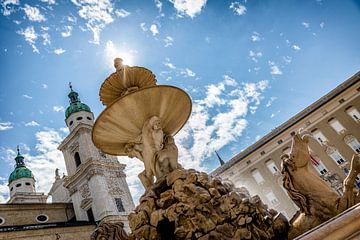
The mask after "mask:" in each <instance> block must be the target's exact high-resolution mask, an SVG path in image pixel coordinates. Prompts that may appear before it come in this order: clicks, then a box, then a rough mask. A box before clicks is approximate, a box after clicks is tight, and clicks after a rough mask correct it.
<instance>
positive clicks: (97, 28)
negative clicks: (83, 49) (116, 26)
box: [71, 0, 114, 44]
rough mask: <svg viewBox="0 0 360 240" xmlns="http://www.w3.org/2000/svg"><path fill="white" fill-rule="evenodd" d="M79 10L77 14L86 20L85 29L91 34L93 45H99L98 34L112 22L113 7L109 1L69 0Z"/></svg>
mask: <svg viewBox="0 0 360 240" xmlns="http://www.w3.org/2000/svg"><path fill="white" fill-rule="evenodd" d="M71 2H72V3H73V4H75V5H76V6H77V7H78V8H80V9H79V11H78V14H79V16H80V17H81V18H83V19H85V20H86V24H85V25H86V28H87V30H90V31H91V32H92V33H93V40H92V41H90V42H91V43H94V44H99V43H100V33H101V31H102V30H103V29H104V28H105V27H106V25H108V24H110V23H112V22H113V21H114V19H113V17H112V12H113V5H112V3H111V2H110V1H109V0H99V1H94V0H71Z"/></svg>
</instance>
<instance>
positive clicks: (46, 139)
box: [22, 129, 66, 193]
mask: <svg viewBox="0 0 360 240" xmlns="http://www.w3.org/2000/svg"><path fill="white" fill-rule="evenodd" d="M35 137H36V140H37V144H36V146H35V149H36V151H37V154H36V155H30V154H26V153H25V154H22V155H23V156H24V157H25V163H26V165H27V166H28V167H29V169H30V170H31V171H32V172H33V174H34V177H35V179H36V190H37V192H45V193H48V192H49V190H50V188H51V185H52V183H53V182H54V180H55V179H54V177H55V174H54V172H55V169H56V168H59V169H60V172H66V171H65V161H64V158H63V155H62V153H61V152H60V151H59V150H57V147H58V146H59V144H60V142H61V141H62V139H63V136H62V135H61V134H60V133H59V132H57V131H55V130H53V129H46V130H45V131H39V132H37V133H36V134H35Z"/></svg>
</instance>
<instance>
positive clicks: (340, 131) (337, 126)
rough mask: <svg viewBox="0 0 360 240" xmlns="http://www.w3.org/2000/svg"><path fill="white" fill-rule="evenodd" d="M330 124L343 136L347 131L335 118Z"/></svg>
mask: <svg viewBox="0 0 360 240" xmlns="http://www.w3.org/2000/svg"><path fill="white" fill-rule="evenodd" d="M329 124H330V126H331V127H332V128H333V129H334V130H335V131H336V132H337V133H338V134H342V133H344V132H345V131H346V129H345V128H344V126H343V125H342V124H341V123H340V122H339V121H338V120H337V119H335V118H333V119H331V120H330V121H329Z"/></svg>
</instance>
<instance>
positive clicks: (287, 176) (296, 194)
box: [281, 160, 310, 215]
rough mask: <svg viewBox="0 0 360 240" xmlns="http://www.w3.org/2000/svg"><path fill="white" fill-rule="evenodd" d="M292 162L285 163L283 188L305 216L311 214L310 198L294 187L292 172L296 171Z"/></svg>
mask: <svg viewBox="0 0 360 240" xmlns="http://www.w3.org/2000/svg"><path fill="white" fill-rule="evenodd" d="M291 163H292V161H291V160H290V162H289V161H283V164H282V170H281V173H282V174H283V177H284V178H283V187H284V188H285V189H286V190H287V192H288V194H289V197H290V198H291V199H292V200H293V201H294V202H295V203H296V205H297V206H298V207H299V208H300V211H301V212H303V213H305V215H308V214H310V209H309V202H308V198H307V197H306V196H305V195H304V194H302V193H300V191H299V190H297V189H296V188H295V187H294V184H293V179H292V175H291V172H292V171H294V170H296V169H295V166H294V164H291Z"/></svg>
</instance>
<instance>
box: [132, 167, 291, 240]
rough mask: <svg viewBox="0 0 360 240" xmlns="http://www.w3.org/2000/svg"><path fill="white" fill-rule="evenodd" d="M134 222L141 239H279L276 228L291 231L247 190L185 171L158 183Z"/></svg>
mask: <svg viewBox="0 0 360 240" xmlns="http://www.w3.org/2000/svg"><path fill="white" fill-rule="evenodd" d="M165 179H166V181H165ZM150 211H151V212H150ZM277 217H278V218H277ZM129 222H130V227H131V229H132V232H133V234H132V235H131V237H134V238H135V239H202V240H205V239H224V240H228V239H229V240H230V239H277V238H276V236H275V234H274V232H277V233H281V234H283V235H284V236H286V235H287V232H286V231H287V229H288V228H286V227H284V226H288V222H287V220H286V219H284V218H281V217H279V214H277V212H276V211H270V210H269V209H268V208H267V206H266V205H265V204H263V203H262V202H261V200H260V198H258V197H253V198H251V197H250V195H249V193H248V192H247V191H246V189H234V187H233V185H232V184H231V183H227V182H225V183H224V184H223V183H222V182H221V180H220V179H219V178H214V179H212V178H210V177H209V176H208V175H207V174H206V173H203V172H201V173H199V172H196V171H195V170H185V169H177V170H175V171H173V172H171V173H169V174H168V175H166V176H164V178H162V179H159V180H158V181H156V183H155V184H154V185H153V187H152V188H151V189H148V191H147V192H146V193H145V194H144V196H143V197H142V198H141V199H140V205H139V206H137V207H136V209H135V212H134V213H132V214H130V216H129ZM275 222H276V224H274V223H275ZM274 226H276V227H277V228H278V229H274ZM165 236H166V237H165Z"/></svg>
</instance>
